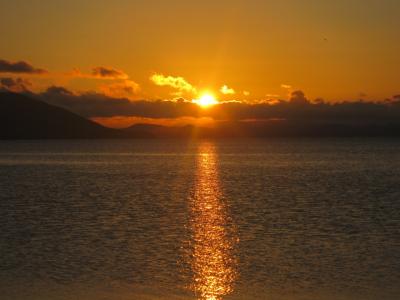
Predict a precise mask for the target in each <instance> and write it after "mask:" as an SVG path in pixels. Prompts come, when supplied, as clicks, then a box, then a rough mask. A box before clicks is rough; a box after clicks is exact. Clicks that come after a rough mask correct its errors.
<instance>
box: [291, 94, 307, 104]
mask: <svg viewBox="0 0 400 300" xmlns="http://www.w3.org/2000/svg"><path fill="white" fill-rule="evenodd" d="M290 102H291V103H292V104H297V105H304V104H309V101H308V100H307V98H306V96H305V95H304V93H303V92H302V91H294V92H292V95H291V97H290Z"/></svg>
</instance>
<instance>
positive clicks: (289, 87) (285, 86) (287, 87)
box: [281, 83, 292, 90]
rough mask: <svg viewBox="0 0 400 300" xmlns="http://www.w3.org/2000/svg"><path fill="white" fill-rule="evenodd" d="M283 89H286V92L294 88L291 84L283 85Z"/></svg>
mask: <svg viewBox="0 0 400 300" xmlns="http://www.w3.org/2000/svg"><path fill="white" fill-rule="evenodd" d="M281 88H283V89H285V90H291V89H292V86H291V85H290V84H284V83H283V84H281Z"/></svg>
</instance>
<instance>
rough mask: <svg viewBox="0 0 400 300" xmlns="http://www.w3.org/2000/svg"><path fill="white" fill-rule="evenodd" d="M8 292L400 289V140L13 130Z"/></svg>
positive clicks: (7, 195) (3, 258) (232, 293)
mask: <svg viewBox="0 0 400 300" xmlns="http://www.w3.org/2000/svg"><path fill="white" fill-rule="evenodd" d="M0 299H4V300H8V299H13V300H14V299H18V300H19V299H34V300H36V299H37V300H61V299H62V300H70V299H71V300H72V299H74V300H80V299H82V300H83V299H85V300H92V299H93V300H94V299H96V300H97V299H103V300H114V299H115V300H116V299H118V300H127V299H148V300H150V299H204V300H222V299H287V300H299V299H303V300H311V299H320V300H325V299H332V300H333V299H351V300H353V299H354V300H355V299H374V300H375V299H376V300H378V299H379V300H380V299H393V300H394V299H400V140H391V139H272V140H252V139H249V140H245V139H244V140H220V141H213V140H198V141H183V140H132V141H119V140H104V141H17V142H16V141H9V142H5V141H2V142H0Z"/></svg>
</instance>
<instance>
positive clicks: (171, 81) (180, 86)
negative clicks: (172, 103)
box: [150, 74, 197, 94]
mask: <svg viewBox="0 0 400 300" xmlns="http://www.w3.org/2000/svg"><path fill="white" fill-rule="evenodd" d="M150 80H151V81H152V82H153V83H154V84H156V85H159V86H170V87H172V88H174V89H176V90H178V91H179V92H188V93H192V94H196V92H197V90H196V88H195V87H194V86H192V85H191V84H190V83H188V82H187V81H186V80H185V79H184V78H183V77H173V76H164V75H162V74H154V75H152V76H151V77H150ZM175 94H176V93H175Z"/></svg>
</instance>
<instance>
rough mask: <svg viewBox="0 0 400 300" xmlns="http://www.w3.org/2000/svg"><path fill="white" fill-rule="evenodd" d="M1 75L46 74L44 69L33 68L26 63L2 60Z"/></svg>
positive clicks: (0, 62)
mask: <svg viewBox="0 0 400 300" xmlns="http://www.w3.org/2000/svg"><path fill="white" fill-rule="evenodd" d="M0 73H17V74H46V73H48V72H47V71H46V70H44V69H39V68H35V67H33V66H32V65H31V64H30V63H27V62H25V61H17V62H10V61H7V60H4V59H0Z"/></svg>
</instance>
